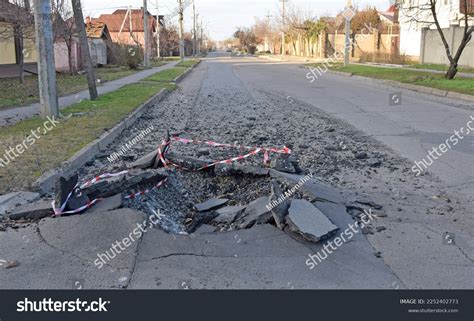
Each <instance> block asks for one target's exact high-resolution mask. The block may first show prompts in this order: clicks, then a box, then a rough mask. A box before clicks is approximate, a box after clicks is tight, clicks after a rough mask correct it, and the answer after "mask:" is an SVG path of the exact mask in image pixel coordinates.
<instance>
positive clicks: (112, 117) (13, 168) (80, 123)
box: [0, 82, 176, 194]
mask: <svg viewBox="0 0 474 321" xmlns="http://www.w3.org/2000/svg"><path fill="white" fill-rule="evenodd" d="M162 88H168V89H174V88H176V86H175V85H173V84H167V83H160V82H157V83H136V84H131V85H127V86H125V87H122V88H120V89H119V90H116V91H114V92H111V93H108V94H105V95H103V96H101V97H100V98H99V99H98V100H95V101H89V100H84V101H82V102H80V103H76V104H74V105H71V106H70V107H67V108H65V109H63V110H62V114H63V115H70V114H71V113H77V114H73V116H72V117H70V118H64V119H59V124H57V125H56V127H54V128H53V129H52V130H51V131H49V132H47V133H44V134H43V132H41V131H40V132H41V135H38V136H39V138H38V139H37V140H36V142H35V143H33V144H30V143H28V144H27V145H25V146H28V148H27V149H26V150H25V151H24V152H23V153H22V154H20V155H19V156H18V157H16V158H15V159H14V160H13V161H11V162H10V163H9V164H6V165H5V167H2V166H0V194H4V193H8V192H11V191H14V190H18V189H28V188H29V187H30V185H31V184H32V183H33V182H34V181H36V179H37V178H38V177H39V176H41V174H43V173H44V172H46V171H48V170H50V169H53V168H55V167H58V166H59V165H60V164H61V163H62V162H64V161H66V160H67V159H69V158H70V157H71V156H72V155H74V154H75V153H76V152H77V151H79V150H80V149H81V148H83V147H84V146H86V145H87V144H88V143H90V142H92V141H93V140H95V139H97V138H98V137H99V136H100V135H102V134H103V133H104V132H105V131H106V130H108V129H110V128H112V127H113V126H114V125H116V124H117V123H118V122H119V121H120V120H121V119H123V118H124V117H125V116H127V115H128V114H129V113H130V112H132V111H133V110H134V109H136V108H137V107H138V106H139V105H140V104H141V103H143V102H145V101H146V100H147V99H149V98H150V97H152V96H153V95H154V94H156V93H157V92H159V91H160V90H161V89H162ZM79 113H80V114H79ZM44 122H45V120H44V119H41V118H39V117H35V118H31V119H28V120H24V121H21V122H19V123H17V124H15V125H12V126H6V127H1V128H0V158H2V159H5V155H4V153H5V150H7V149H9V148H10V147H14V148H15V147H16V146H18V145H19V144H22V142H24V140H25V139H26V137H28V136H29V135H31V130H33V129H36V128H38V127H40V128H41V129H43V128H44V127H43V124H44ZM49 127H51V126H49Z"/></svg>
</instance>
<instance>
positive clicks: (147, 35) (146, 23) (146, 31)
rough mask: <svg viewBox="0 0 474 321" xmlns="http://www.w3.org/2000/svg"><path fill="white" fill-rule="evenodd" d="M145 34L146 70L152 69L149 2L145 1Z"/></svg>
mask: <svg viewBox="0 0 474 321" xmlns="http://www.w3.org/2000/svg"><path fill="white" fill-rule="evenodd" d="M143 33H144V34H145V37H144V40H145V48H144V53H145V54H144V61H143V63H144V65H145V68H147V69H148V68H150V55H149V50H148V48H149V47H150V39H149V38H150V37H149V34H148V9H147V0H143Z"/></svg>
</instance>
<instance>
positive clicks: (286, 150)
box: [171, 137, 291, 154]
mask: <svg viewBox="0 0 474 321" xmlns="http://www.w3.org/2000/svg"><path fill="white" fill-rule="evenodd" d="M171 139H172V140H174V141H177V142H181V143H183V144H191V143H192V144H204V145H208V146H211V147H227V148H235V149H248V150H255V149H257V148H258V149H260V150H262V151H264V152H271V153H279V154H291V149H289V148H288V147H286V146H285V147H283V148H282V149H278V148H273V147H271V148H266V147H255V146H254V147H252V146H245V145H232V144H222V143H217V142H214V141H212V140H207V141H203V140H197V139H187V138H181V137H171Z"/></svg>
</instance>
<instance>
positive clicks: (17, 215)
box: [8, 201, 54, 221]
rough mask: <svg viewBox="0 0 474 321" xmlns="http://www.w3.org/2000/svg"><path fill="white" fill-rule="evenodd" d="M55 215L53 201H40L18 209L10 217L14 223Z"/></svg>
mask: <svg viewBox="0 0 474 321" xmlns="http://www.w3.org/2000/svg"><path fill="white" fill-rule="evenodd" d="M53 214H54V211H53V208H52V207H51V201H39V202H36V203H30V204H25V205H22V206H20V207H17V208H16V209H14V210H13V212H12V213H11V214H10V215H8V218H9V219H11V220H14V221H18V220H39V219H42V218H45V217H47V216H51V215H53Z"/></svg>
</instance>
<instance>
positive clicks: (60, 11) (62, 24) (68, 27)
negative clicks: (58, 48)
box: [51, 0, 76, 74]
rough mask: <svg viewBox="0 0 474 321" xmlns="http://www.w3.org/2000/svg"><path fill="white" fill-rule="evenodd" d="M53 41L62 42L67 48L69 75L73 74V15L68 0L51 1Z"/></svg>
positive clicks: (74, 32)
mask: <svg viewBox="0 0 474 321" xmlns="http://www.w3.org/2000/svg"><path fill="white" fill-rule="evenodd" d="M51 4H52V10H53V34H54V39H55V40H59V41H63V42H64V43H65V44H66V47H67V57H68V64H69V73H70V74H73V73H74V72H75V70H74V67H73V63H72V45H73V39H74V35H75V34H76V29H75V24H74V15H73V13H72V8H71V6H70V3H69V1H68V0H52V1H51Z"/></svg>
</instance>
